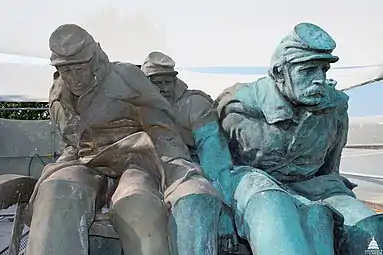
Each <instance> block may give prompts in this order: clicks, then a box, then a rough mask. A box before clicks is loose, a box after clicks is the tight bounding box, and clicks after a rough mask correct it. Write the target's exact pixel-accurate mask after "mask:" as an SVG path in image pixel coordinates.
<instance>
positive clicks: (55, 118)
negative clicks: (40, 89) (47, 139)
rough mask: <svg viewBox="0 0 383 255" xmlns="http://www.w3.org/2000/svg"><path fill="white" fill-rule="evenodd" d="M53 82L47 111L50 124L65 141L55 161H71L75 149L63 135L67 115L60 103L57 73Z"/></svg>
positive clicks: (59, 85)
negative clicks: (61, 151)
mask: <svg viewBox="0 0 383 255" xmlns="http://www.w3.org/2000/svg"><path fill="white" fill-rule="evenodd" d="M54 79H55V80H54V82H53V85H52V87H51V89H50V91H49V112H50V116H51V120H52V124H53V125H55V127H56V129H57V130H58V132H59V134H60V136H61V139H62V140H63V142H64V143H65V147H64V150H63V153H62V154H61V155H60V157H59V158H58V159H57V161H56V162H65V161H71V160H74V159H76V158H77V150H76V147H75V145H74V144H72V142H71V140H70V139H69V138H68V137H67V136H66V135H65V133H64V129H65V126H66V124H67V121H68V119H67V116H66V115H65V111H64V109H63V107H62V105H61V103H60V94H61V91H62V87H61V86H62V82H61V81H60V79H59V75H54Z"/></svg>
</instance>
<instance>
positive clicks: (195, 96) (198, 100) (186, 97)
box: [179, 89, 214, 108]
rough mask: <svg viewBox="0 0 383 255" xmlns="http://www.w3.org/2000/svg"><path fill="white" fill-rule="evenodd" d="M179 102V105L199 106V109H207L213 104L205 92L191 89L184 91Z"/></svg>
mask: <svg viewBox="0 0 383 255" xmlns="http://www.w3.org/2000/svg"><path fill="white" fill-rule="evenodd" d="M179 101H180V103H181V104H182V103H183V104H193V105H196V106H198V105H200V106H201V107H203V106H209V108H211V107H212V106H213V104H214V100H213V99H212V98H211V96H209V95H208V94H206V93H205V92H203V91H201V90H191V89H188V90H186V91H185V93H184V94H183V95H182V97H181V98H180V100H179Z"/></svg>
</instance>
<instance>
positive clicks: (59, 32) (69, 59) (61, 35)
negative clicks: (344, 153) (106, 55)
mask: <svg viewBox="0 0 383 255" xmlns="http://www.w3.org/2000/svg"><path fill="white" fill-rule="evenodd" d="M94 45H96V42H95V40H94V39H93V37H92V36H91V35H90V34H89V33H88V32H87V31H85V29H83V28H81V27H79V26H77V25H74V24H65V25H62V26H59V27H58V28H57V29H56V30H55V31H53V33H52V34H51V36H50V38H49V49H50V50H51V52H52V53H51V65H53V66H62V65H71V64H80V63H85V62H88V61H90V60H91V59H92V57H93V50H94V49H93V47H92V46H94Z"/></svg>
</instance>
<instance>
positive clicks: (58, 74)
mask: <svg viewBox="0 0 383 255" xmlns="http://www.w3.org/2000/svg"><path fill="white" fill-rule="evenodd" d="M58 77H60V73H59V71H55V72H54V73H53V80H56V79H57V78H58Z"/></svg>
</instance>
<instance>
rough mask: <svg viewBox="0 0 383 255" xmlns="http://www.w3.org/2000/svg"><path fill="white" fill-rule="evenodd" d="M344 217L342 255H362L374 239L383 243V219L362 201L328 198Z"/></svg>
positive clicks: (344, 197) (341, 197)
mask: <svg viewBox="0 0 383 255" xmlns="http://www.w3.org/2000/svg"><path fill="white" fill-rule="evenodd" d="M324 202H326V203H328V204H330V205H331V206H332V207H334V208H335V209H336V210H337V211H339V212H340V213H341V214H342V215H343V217H344V233H343V236H342V238H341V240H340V248H339V249H340V250H341V252H340V254H345V255H346V254H347V255H353V254H355V255H356V254H362V253H364V251H365V250H367V248H368V245H369V243H370V242H371V241H372V239H373V238H375V239H376V240H381V242H382V241H383V234H382V233H383V232H382V231H383V217H379V215H377V213H376V212H375V211H374V210H372V209H371V208H369V207H368V206H366V205H365V204H364V203H363V202H362V201H360V200H358V199H356V198H354V197H351V196H347V195H339V196H333V197H329V198H326V199H325V200H324ZM381 245H383V243H381Z"/></svg>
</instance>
